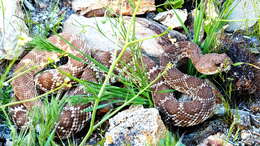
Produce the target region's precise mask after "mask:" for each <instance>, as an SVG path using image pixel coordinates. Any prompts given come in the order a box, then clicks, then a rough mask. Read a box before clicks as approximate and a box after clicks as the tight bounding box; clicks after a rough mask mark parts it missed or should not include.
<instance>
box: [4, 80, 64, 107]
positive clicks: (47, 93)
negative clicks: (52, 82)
mask: <svg viewBox="0 0 260 146" xmlns="http://www.w3.org/2000/svg"><path fill="white" fill-rule="evenodd" d="M65 86H68V84H66V83H64V84H62V85H61V86H59V87H57V88H55V89H53V90H50V91H48V92H46V93H44V94H41V95H39V96H36V97H34V98H30V99H25V100H20V101H15V102H11V103H8V104H5V105H2V106H0V108H3V109H4V108H5V107H7V106H12V105H16V104H22V103H25V102H32V101H35V100H37V99H39V98H41V97H43V96H46V95H49V94H51V93H53V92H55V91H57V90H60V89H62V88H63V87H65Z"/></svg>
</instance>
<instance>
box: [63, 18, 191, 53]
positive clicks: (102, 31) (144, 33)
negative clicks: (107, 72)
mask: <svg viewBox="0 0 260 146" xmlns="http://www.w3.org/2000/svg"><path fill="white" fill-rule="evenodd" d="M130 18H131V17H124V22H125V27H126V28H127V24H129V22H130ZM118 21H119V20H118V19H116V18H105V17H96V18H85V17H83V16H78V15H71V16H70V17H69V18H68V20H67V21H66V22H65V23H64V29H63V31H64V32H68V33H76V34H81V35H82V37H84V39H86V41H88V42H89V43H88V47H89V48H95V49H101V50H114V49H121V48H122V47H123V45H124V39H123V36H122V35H121V34H122V25H121V26H120V24H119V22H118ZM119 28H120V29H119ZM135 30H136V31H135V37H136V39H143V38H146V37H151V36H154V35H158V34H160V33H162V32H164V31H165V30H166V27H165V26H163V25H160V24H159V23H156V22H154V21H149V20H147V19H144V18H137V19H136V23H135ZM174 39H175V40H184V39H186V36H185V35H183V34H181V33H179V32H177V31H169V33H168V34H167V35H164V36H161V37H157V38H152V39H148V40H144V41H142V43H140V46H141V48H142V49H143V50H144V51H145V52H146V53H147V54H148V55H151V56H159V55H160V54H161V53H162V52H163V51H164V49H163V48H165V47H168V46H170V45H171V44H172V42H171V41H172V40H174Z"/></svg>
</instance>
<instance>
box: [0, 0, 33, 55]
mask: <svg viewBox="0 0 260 146" xmlns="http://www.w3.org/2000/svg"><path fill="white" fill-rule="evenodd" d="M2 2H3V7H2V6H1V7H0V8H1V9H0V60H1V59H13V58H14V57H17V56H19V55H20V54H21V53H22V52H23V48H22V45H23V44H24V43H25V41H26V39H27V35H28V29H27V26H26V25H25V23H24V21H23V19H24V14H23V12H22V10H21V7H20V6H19V0H2Z"/></svg>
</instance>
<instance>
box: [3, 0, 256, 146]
mask: <svg viewBox="0 0 260 146" xmlns="http://www.w3.org/2000/svg"><path fill="white" fill-rule="evenodd" d="M12 2H13V3H9V4H8V5H7V4H6V7H8V8H9V9H8V10H10V9H12V10H13V11H8V12H6V13H5V16H6V17H4V19H0V20H1V21H2V24H1V35H0V36H1V38H2V39H1V40H2V41H1V48H0V59H1V60H0V69H1V71H0V73H1V74H2V75H3V74H4V71H5V70H6V69H7V64H8V63H10V62H11V60H12V59H14V58H16V57H18V60H19V59H20V58H21V56H23V55H24V54H26V53H27V52H28V51H27V50H26V51H23V50H24V47H23V44H24V43H25V42H24V40H26V39H28V40H29V38H27V36H30V37H31V38H34V37H36V36H42V37H49V36H50V35H52V34H53V33H54V32H68V33H82V32H83V35H82V36H83V37H85V39H86V40H87V41H88V42H90V43H89V46H91V47H93V48H96V49H102V50H112V49H120V47H119V46H118V45H116V44H115V43H113V42H111V41H110V40H114V41H118V40H117V39H118V38H117V37H116V36H115V35H113V33H114V31H115V30H111V27H110V25H111V22H112V23H113V24H116V16H117V15H118V14H122V15H126V16H127V17H125V18H124V20H125V23H130V17H131V15H132V14H133V11H132V9H131V7H130V4H129V3H128V1H124V0H122V1H121V4H122V7H119V4H118V1H114V0H112V1H108V0H104V1H103V3H100V2H99V1H95V0H92V1H87V0H86V1H84V0H60V1H55V0H24V1H23V2H21V1H19V0H16V3H15V2H14V1H12ZM215 2H216V3H212V4H211V5H210V2H209V3H208V5H206V4H205V6H206V7H207V9H205V12H206V14H205V16H204V17H205V18H206V17H207V18H208V19H207V21H211V19H214V17H218V16H220V15H221V14H220V11H221V9H220V8H221V6H223V4H224V3H225V1H215ZM245 3H246V4H247V5H246V6H247V7H246V8H244V7H245ZM4 4H5V3H4ZM161 4H165V1H154V0H143V1H141V5H140V6H141V7H140V9H139V10H138V11H137V13H136V14H137V20H136V38H137V39H140V38H144V37H149V36H152V35H157V34H160V33H162V32H164V31H165V30H166V29H167V27H171V28H173V30H171V31H170V32H169V34H168V35H169V36H171V38H175V39H173V40H168V39H166V38H164V37H159V38H153V39H149V40H145V41H144V42H143V43H142V44H141V45H140V47H141V48H142V49H143V50H145V52H146V53H147V54H148V55H149V56H152V57H158V56H159V55H160V53H161V52H162V51H163V50H160V49H161V48H162V47H161V46H162V45H167V43H169V42H171V41H172V42H176V41H180V40H185V39H190V40H192V39H194V37H193V35H187V34H186V33H185V29H184V28H183V27H182V25H186V26H187V28H188V29H189V30H190V32H191V34H195V33H196V32H195V28H194V27H195V26H194V25H193V24H194V23H193V22H194V15H196V13H195V11H194V8H195V7H196V6H195V2H194V1H192V0H188V1H185V3H184V4H178V3H177V4H175V5H174V10H172V9H173V8H172V6H171V5H168V4H167V5H164V6H160V5H161ZM233 5H236V7H235V8H234V11H233V12H232V13H231V15H229V17H228V18H227V19H229V20H237V19H249V20H248V21H246V22H245V21H237V22H236V21H231V22H229V23H226V25H224V26H223V28H221V29H219V31H218V32H217V35H216V37H215V39H216V44H215V47H214V49H213V51H215V52H225V53H226V54H227V55H228V56H229V57H230V58H231V59H232V61H233V62H234V65H233V66H232V68H231V70H230V71H229V72H228V73H224V74H221V75H219V76H214V77H211V78H209V79H210V80H211V81H212V82H213V83H214V84H215V85H216V87H217V88H218V89H219V90H220V91H221V93H222V94H223V95H224V99H225V100H222V103H221V102H220V103H221V104H219V107H218V108H216V112H215V115H214V116H213V117H211V118H210V119H208V120H207V121H205V122H203V123H201V124H199V125H196V126H193V127H187V128H182V127H173V126H172V125H170V123H168V122H167V121H165V119H164V117H163V116H161V114H160V113H159V111H158V110H157V109H156V108H146V107H142V106H137V107H135V106H131V107H130V108H129V109H127V108H125V110H124V111H121V112H119V113H118V114H117V115H115V116H114V117H113V118H111V119H110V120H109V123H108V121H107V122H106V123H105V124H103V125H104V126H103V127H102V128H103V129H99V130H97V131H96V132H95V133H94V134H93V135H92V136H91V138H90V140H89V141H88V143H89V144H96V143H98V142H100V141H103V144H104V145H111V144H114V145H123V144H125V143H130V144H131V145H145V144H151V145H156V144H158V143H160V144H161V145H163V144H165V143H164V142H165V141H162V140H161V139H164V137H167V133H168V131H170V132H172V133H174V134H175V136H176V137H178V140H179V142H178V144H180V145H201V146H206V145H212V146H213V145H260V30H259V25H260V24H259V20H258V22H257V20H256V19H255V18H259V17H260V11H259V10H260V3H257V1H256V0H255V1H254V0H251V1H250V2H248V1H247V2H246V0H242V1H241V2H240V3H239V2H238V0H235V1H234V3H233V4H232V5H231V6H233ZM156 6H160V7H156ZM107 7H110V9H107ZM111 9H112V10H113V11H111ZM241 9H244V10H245V11H243V12H241ZM161 11H162V12H161ZM176 14H177V15H176ZM13 15H15V16H17V17H15V18H13V17H11V16H13ZM104 15H105V16H110V17H111V19H110V21H111V22H110V23H107V17H104ZM9 16H10V17H9ZM95 16H99V17H97V18H96V17H95ZM20 20H24V21H20ZM180 20H182V21H183V22H184V23H183V24H181V23H180ZM207 23H208V22H206V19H205V22H204V25H203V26H204V27H205V29H204V30H201V32H200V33H199V34H200V36H199V41H201V42H203V41H204V40H205V39H206V38H207V35H209V34H207V33H208V30H207V29H208V28H207ZM8 24H14V25H15V26H13V27H10V25H8ZM16 25H17V26H16ZM97 25H98V26H99V27H100V28H102V33H103V34H105V36H104V35H102V34H101V33H100V31H98V30H97V29H96V27H97ZM245 26H247V27H245ZM116 27H119V26H116ZM21 28H23V29H21ZM13 29H14V30H13ZM210 29H212V28H210ZM8 32H13V33H11V34H9V33H8ZM86 32H87V33H86ZM116 32H117V31H116ZM17 36H20V37H17ZM21 38H22V39H21ZM100 42H102V43H100ZM200 45H203V44H200ZM11 48H15V49H11ZM19 56H20V57H19ZM242 62H243V63H242ZM9 76H10V77H11V76H12V69H11V72H10V73H9ZM0 85H1V84H0ZM0 87H1V86H0ZM7 88H8V89H9V88H11V87H8V86H3V89H4V90H7ZM0 93H1V94H0V96H1V97H0V100H1V102H0V105H3V104H6V103H7V102H8V101H10V100H7V101H4V100H6V99H5V98H6V97H10V96H11V97H12V96H13V93H12V91H10V92H8V93H9V95H6V94H3V92H0ZM4 97H5V98H4ZM227 105H228V106H227ZM117 106H119V105H113V106H111V108H115V107H117ZM0 114H1V115H0V124H1V125H0V144H7V145H10V144H11V141H12V137H11V134H10V133H11V130H10V129H9V128H10V126H9V125H8V124H7V121H6V118H5V116H4V115H3V113H2V112H1V113H0ZM100 131H102V132H100ZM85 134H86V132H85V133H84V131H83V132H82V134H78V135H77V137H76V140H75V141H76V143H80V141H81V140H82V139H83V137H84V135H85ZM82 135H83V136H82ZM104 139H105V140H104ZM166 141H167V140H166ZM64 143H66V141H65V142H64ZM172 144H173V143H172ZM175 144H176V143H175Z"/></svg>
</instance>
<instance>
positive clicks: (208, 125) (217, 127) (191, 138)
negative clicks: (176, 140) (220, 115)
mask: <svg viewBox="0 0 260 146" xmlns="http://www.w3.org/2000/svg"><path fill="white" fill-rule="evenodd" d="M227 131H228V125H227V124H226V123H224V121H221V120H212V121H206V122H204V123H203V124H200V125H197V126H194V127H192V128H186V129H185V135H184V136H183V139H182V142H183V143H184V144H185V145H198V144H200V143H202V142H203V141H204V140H205V139H206V138H207V137H209V136H211V135H215V134H217V133H227Z"/></svg>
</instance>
